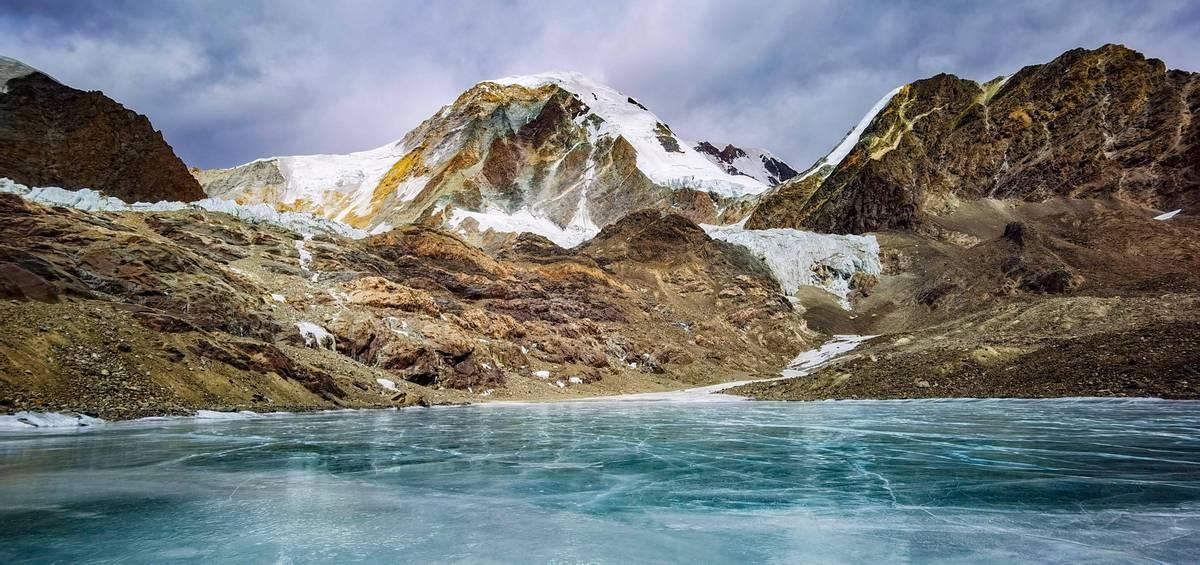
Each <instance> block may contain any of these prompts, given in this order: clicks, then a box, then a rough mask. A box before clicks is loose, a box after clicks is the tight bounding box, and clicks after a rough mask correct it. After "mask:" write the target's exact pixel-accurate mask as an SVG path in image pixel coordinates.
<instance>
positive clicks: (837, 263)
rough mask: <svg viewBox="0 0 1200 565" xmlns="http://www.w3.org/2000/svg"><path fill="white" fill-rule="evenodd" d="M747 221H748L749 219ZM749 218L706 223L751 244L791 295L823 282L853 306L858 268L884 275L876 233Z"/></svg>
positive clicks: (719, 235) (723, 236) (713, 233)
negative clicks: (757, 225) (751, 225)
mask: <svg viewBox="0 0 1200 565" xmlns="http://www.w3.org/2000/svg"><path fill="white" fill-rule="evenodd" d="M743 223H744V221H743ZM743 223H739V224H732V225H727V226H714V225H709V224H702V225H701V227H702V228H704V231H705V232H706V233H708V235H709V237H711V238H713V239H719V240H721V241H727V242H729V243H735V244H738V245H741V246H744V247H746V248H747V249H749V250H750V251H751V253H753V254H754V255H755V256H756V257H758V258H759V259H762V260H763V262H765V263H766V264H767V267H768V268H770V269H771V272H772V273H773V274H774V275H775V279H776V280H777V281H779V285H780V286H782V287H783V290H784V292H785V293H787V294H788V295H795V294H796V291H797V290H798V289H799V288H800V287H801V286H815V287H818V288H823V289H825V290H827V291H829V292H830V293H832V294H834V295H835V296H837V297H838V301H839V303H840V304H841V305H842V307H843V308H845V309H847V310H849V309H850V300H849V295H850V290H851V288H850V283H851V280H852V279H853V277H854V274H855V273H864V274H867V275H879V274H880V273H881V272H882V271H883V266H882V264H881V263H880V261H879V240H877V239H876V238H875V236H873V235H833V234H823V233H815V232H807V231H801V230H795V229H786V228H774V229H766V230H748V229H745V228H744V227H742V226H743Z"/></svg>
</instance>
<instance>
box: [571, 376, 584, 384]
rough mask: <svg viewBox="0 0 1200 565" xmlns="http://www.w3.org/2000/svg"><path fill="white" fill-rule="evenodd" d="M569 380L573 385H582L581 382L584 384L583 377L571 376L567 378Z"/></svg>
mask: <svg viewBox="0 0 1200 565" xmlns="http://www.w3.org/2000/svg"><path fill="white" fill-rule="evenodd" d="M567 382H569V383H571V384H573V385H581V384H583V379H581V378H579V377H571V378H569V379H567Z"/></svg>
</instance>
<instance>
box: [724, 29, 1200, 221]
mask: <svg viewBox="0 0 1200 565" xmlns="http://www.w3.org/2000/svg"><path fill="white" fill-rule="evenodd" d="M1198 77H1200V75H1198V74H1196V73H1190V72H1185V71H1179V70H1168V69H1167V67H1166V65H1165V64H1164V63H1163V62H1162V61H1160V60H1157V59H1148V58H1146V57H1144V56H1143V55H1141V54H1140V53H1137V52H1135V51H1132V50H1130V49H1128V48H1125V47H1123V46H1119V45H1106V46H1104V47H1101V48H1099V49H1095V50H1090V51H1089V50H1085V49H1075V50H1072V51H1068V52H1066V53H1064V54H1062V55H1061V56H1059V57H1058V58H1056V59H1055V60H1053V61H1051V62H1049V63H1046V64H1042V65H1033V66H1029V67H1025V68H1023V69H1021V70H1020V71H1018V72H1017V73H1015V74H1013V75H1011V76H1008V77H999V78H997V79H995V80H992V81H989V82H987V83H984V84H979V83H976V82H974V81H971V80H966V79H961V78H958V77H955V76H953V75H947V74H942V75H937V76H934V77H931V78H928V79H924V80H919V81H917V82H914V83H912V84H909V85H905V86H904V87H902V88H900V89H898V90H897V91H895V93H894V94H893V95H890V96H889V97H885V99H884V101H885V102H886V104H884V105H883V107H882V108H879V111H878V113H877V114H875V113H872V114H868V118H867V121H868V122H869V123H868V125H867V127H865V128H864V130H863V131H862V132H861V136H858V137H856V138H855V139H854V145H853V147H852V149H850V150H849V151H848V152H847V153H846V154H845V156H844V158H841V159H839V160H837V162H836V163H824V164H821V165H822V166H821V167H820V169H821V170H820V171H819V174H805V175H800V176H798V177H796V178H794V179H792V180H791V181H790V182H787V183H784V184H783V185H781V186H779V187H778V188H777V189H775V190H774V191H773V192H772V193H771V194H769V195H766V196H764V197H763V199H762V202H761V203H760V204H759V205H758V206H757V207H756V208H755V210H754V212H753V214H752V215H751V216H750V218H749V221H748V222H747V224H746V225H747V227H749V228H754V229H757V228H782V227H787V228H801V229H813V230H817V231H825V232H833V233H863V232H869V231H879V230H888V229H902V230H903V229H919V228H920V226H921V225H922V224H924V223H926V220H927V219H928V218H929V217H930V216H936V215H939V214H944V213H946V212H947V211H950V210H953V209H954V207H955V206H956V205H957V204H958V203H959V202H961V201H965V200H974V199H979V198H1004V199H1019V200H1028V201H1044V200H1048V199H1052V198H1057V197H1069V198H1103V197H1113V198H1118V199H1121V200H1123V201H1126V202H1129V203H1132V204H1136V205H1139V206H1143V207H1146V208H1150V209H1155V210H1173V209H1176V208H1189V209H1190V208H1194V207H1195V206H1196V205H1197V204H1198V203H1200V190H1197V189H1198V188H1200V171H1198V170H1197V168H1196V167H1197V165H1196V164H1197V163H1200V143H1198V140H1200V122H1197V121H1196V120H1193V119H1192V116H1193V115H1194V114H1195V112H1196V111H1197V110H1200V89H1198V88H1197V85H1200V79H1198ZM813 172H818V171H813Z"/></svg>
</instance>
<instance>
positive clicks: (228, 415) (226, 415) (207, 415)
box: [193, 410, 262, 421]
mask: <svg viewBox="0 0 1200 565" xmlns="http://www.w3.org/2000/svg"><path fill="white" fill-rule="evenodd" d="M193 418H195V419H197V420H218V421H225V420H249V419H254V418H262V414H259V413H258V412H254V411H251V410H242V411H240V412H218V411H216V410H197V411H196V415H195V416H193Z"/></svg>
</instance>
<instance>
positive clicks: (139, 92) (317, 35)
mask: <svg viewBox="0 0 1200 565" xmlns="http://www.w3.org/2000/svg"><path fill="white" fill-rule="evenodd" d="M1196 37H1200V4H1196V3H1194V2H1186V1H1180V2H1170V1H1162V2H1154V3H1143V2H1126V1H1108V2H1065V3H1044V2H1010V3H1004V4H1000V3H994V4H992V3H979V2H936V3H935V2H823V1H821V2H804V3H800V2H784V1H776V2H772V1H747V2H724V1H698V0H689V1H682V0H680V1H675V0H663V1H657V2H650V1H638V2H541V1H538V2H526V1H520V0H510V1H494V2H486V3H485V2H382V1H369V0H366V1H358V2H344V3H336V4H335V3H326V2H309V1H294V0H286V1H285V0H259V1H253V2H238V3H231V2H218V1H201V2H190V3H183V2H178V3H167V2H155V3H147V2H137V1H109V2H78V1H75V2H58V1H37V2H27V1H21V0H16V1H11V0H10V1H9V2H6V9H5V10H4V12H3V13H0V53H3V54H7V55H10V56H13V57H16V58H19V59H22V60H24V61H25V62H27V63H29V64H32V65H34V66H37V67H39V68H41V69H43V70H45V71H46V72H48V73H50V74H52V75H54V76H56V77H57V78H59V79H60V80H63V81H64V82H67V83H68V84H72V85H74V86H76V87H78V88H85V89H99V90H104V91H105V92H106V93H108V94H110V95H111V96H113V97H114V98H116V99H118V100H120V101H121V102H123V103H125V104H126V105H127V106H130V107H132V108H134V109H136V110H138V111H140V112H142V113H145V114H147V115H149V116H150V117H151V119H152V120H153V121H154V123H155V124H156V125H157V126H158V127H160V128H162V129H163V130H164V133H165V134H166V136H167V139H168V140H169V141H170V142H171V143H172V144H173V145H174V146H175V148H176V150H177V151H178V152H179V153H180V155H181V156H182V157H183V158H184V160H185V161H187V162H188V163H189V164H193V165H198V166H202V167H214V166H229V165H234V164H238V163H241V162H245V161H249V160H251V159H255V158H258V157H263V156H268V155H281V154H295V153H329V152H339V153H340V152H348V151H354V150H361V149H366V148H370V147H374V146H377V145H381V144H383V143H386V142H388V141H390V140H393V139H397V138H399V137H401V136H402V135H403V134H404V133H405V132H406V131H407V130H408V129H410V128H411V127H413V126H415V125H416V124H417V123H419V122H420V121H421V120H422V119H424V118H426V117H428V116H429V115H431V114H432V113H433V112H435V111H436V110H437V109H438V108H439V107H440V106H441V105H443V104H446V103H449V102H450V101H452V100H453V99H454V98H455V97H456V96H457V95H458V94H459V93H460V92H461V91H462V90H464V89H465V88H468V87H469V86H470V85H471V84H473V83H475V82H477V81H479V80H483V79H487V78H494V77H497V76H504V75H509V74H522V73H531V72H538V71H542V70H550V69H569V70H578V71H581V72H584V73H587V74H590V75H593V76H594V77H595V78H597V79H599V80H603V81H605V82H608V83H609V84H611V85H613V86H614V87H616V88H618V89H619V90H622V91H624V92H626V93H628V94H630V95H633V96H636V97H638V98H639V99H640V100H642V101H643V102H644V103H645V104H646V105H647V106H649V107H650V108H651V109H653V110H654V111H655V112H656V113H657V114H659V115H660V116H661V117H662V118H663V119H664V120H666V121H667V122H668V123H670V124H672V126H673V127H674V129H675V130H676V132H677V133H679V134H680V135H681V136H683V137H687V138H691V139H699V138H707V139H713V140H717V141H732V142H735V143H739V144H744V145H750V146H760V147H766V148H768V149H771V150H772V151H774V152H776V153H777V154H779V155H780V156H782V157H784V158H785V159H787V160H789V161H791V162H792V163H793V165H794V166H797V167H801V168H802V167H804V166H807V164H809V163H811V162H812V161H813V160H814V159H816V158H818V157H820V156H821V155H822V154H823V153H824V152H825V151H826V150H828V149H829V148H830V147H831V146H832V145H833V144H835V143H836V142H837V141H838V139H839V138H840V137H841V136H842V135H843V134H844V133H845V132H846V131H847V130H848V129H849V128H850V127H851V126H852V125H853V124H854V123H855V122H857V121H858V119H859V118H860V116H861V114H862V113H863V112H864V111H865V110H866V109H867V108H869V107H870V106H871V105H872V104H873V103H874V102H875V101H876V100H877V99H878V98H879V97H880V96H881V95H882V94H883V93H885V92H887V91H888V90H891V89H892V88H893V87H895V86H897V85H899V84H902V83H905V82H910V81H912V80H915V79H918V78H922V77H925V76H929V75H931V74H935V73H938V72H951V73H954V74H958V75H960V76H964V77H968V78H973V79H978V80H986V79H990V78H992V77H994V76H996V75H999V74H1006V73H1010V72H1013V71H1015V70H1017V69H1018V68H1020V67H1021V66H1023V65H1028V64H1034V63H1039V62H1043V61H1046V60H1049V59H1051V58H1053V57H1054V56H1056V55H1058V54H1059V53H1061V52H1062V51H1065V50H1067V49H1070V48H1073V47H1080V46H1082V47H1096V46H1099V45H1101V44H1103V43H1108V42H1117V43H1125V44H1127V45H1130V46H1131V47H1134V48H1136V49H1139V50H1141V51H1142V52H1144V53H1146V54H1147V55H1149V56H1153V57H1159V58H1162V59H1164V60H1165V61H1166V62H1167V63H1168V65H1169V66H1171V67H1175V68H1186V69H1193V70H1194V69H1200V50H1198V49H1197V42H1196V39H1195V38H1196Z"/></svg>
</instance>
